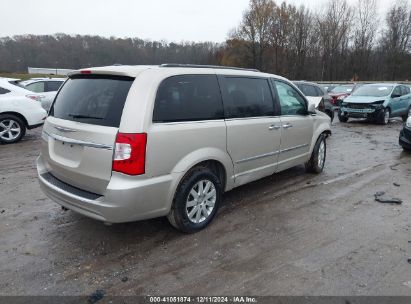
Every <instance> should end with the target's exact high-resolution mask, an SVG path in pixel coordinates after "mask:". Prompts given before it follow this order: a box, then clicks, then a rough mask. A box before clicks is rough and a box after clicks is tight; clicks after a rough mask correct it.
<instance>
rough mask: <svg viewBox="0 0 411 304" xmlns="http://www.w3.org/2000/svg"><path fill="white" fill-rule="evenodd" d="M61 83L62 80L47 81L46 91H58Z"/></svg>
mask: <svg viewBox="0 0 411 304" xmlns="http://www.w3.org/2000/svg"><path fill="white" fill-rule="evenodd" d="M62 84H63V82H62V81H47V83H46V90H45V91H46V92H55V91H58V90H59V89H60V87H61V85H62Z"/></svg>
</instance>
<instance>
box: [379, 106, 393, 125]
mask: <svg viewBox="0 0 411 304" xmlns="http://www.w3.org/2000/svg"><path fill="white" fill-rule="evenodd" d="M390 117H391V111H390V109H388V108H386V109H384V111H382V112H381V114H380V117H379V119H378V122H379V123H380V124H381V125H387V124H388V123H389V122H390Z"/></svg>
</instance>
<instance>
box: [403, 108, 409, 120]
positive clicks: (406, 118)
mask: <svg viewBox="0 0 411 304" xmlns="http://www.w3.org/2000/svg"><path fill="white" fill-rule="evenodd" d="M408 117H411V107H410V108H409V109H408V112H407V115H404V116H403V117H402V121H403V122H407V120H408Z"/></svg>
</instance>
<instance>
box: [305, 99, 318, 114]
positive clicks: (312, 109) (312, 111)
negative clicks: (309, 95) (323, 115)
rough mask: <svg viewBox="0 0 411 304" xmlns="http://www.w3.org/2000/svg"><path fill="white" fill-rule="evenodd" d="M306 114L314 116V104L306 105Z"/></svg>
mask: <svg viewBox="0 0 411 304" xmlns="http://www.w3.org/2000/svg"><path fill="white" fill-rule="evenodd" d="M307 112H308V114H315V113H316V112H315V104H314V103H313V102H309V103H308V109H307Z"/></svg>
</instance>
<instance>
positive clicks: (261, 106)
mask: <svg viewBox="0 0 411 304" xmlns="http://www.w3.org/2000/svg"><path fill="white" fill-rule="evenodd" d="M222 80H223V82H222V87H223V92H224V110H225V114H226V118H251V117H265V116H274V115H275V112H276V111H275V105H274V99H273V96H272V92H271V89H270V84H269V82H268V79H265V78H248V77H237V76H225V77H223V78H222Z"/></svg>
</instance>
